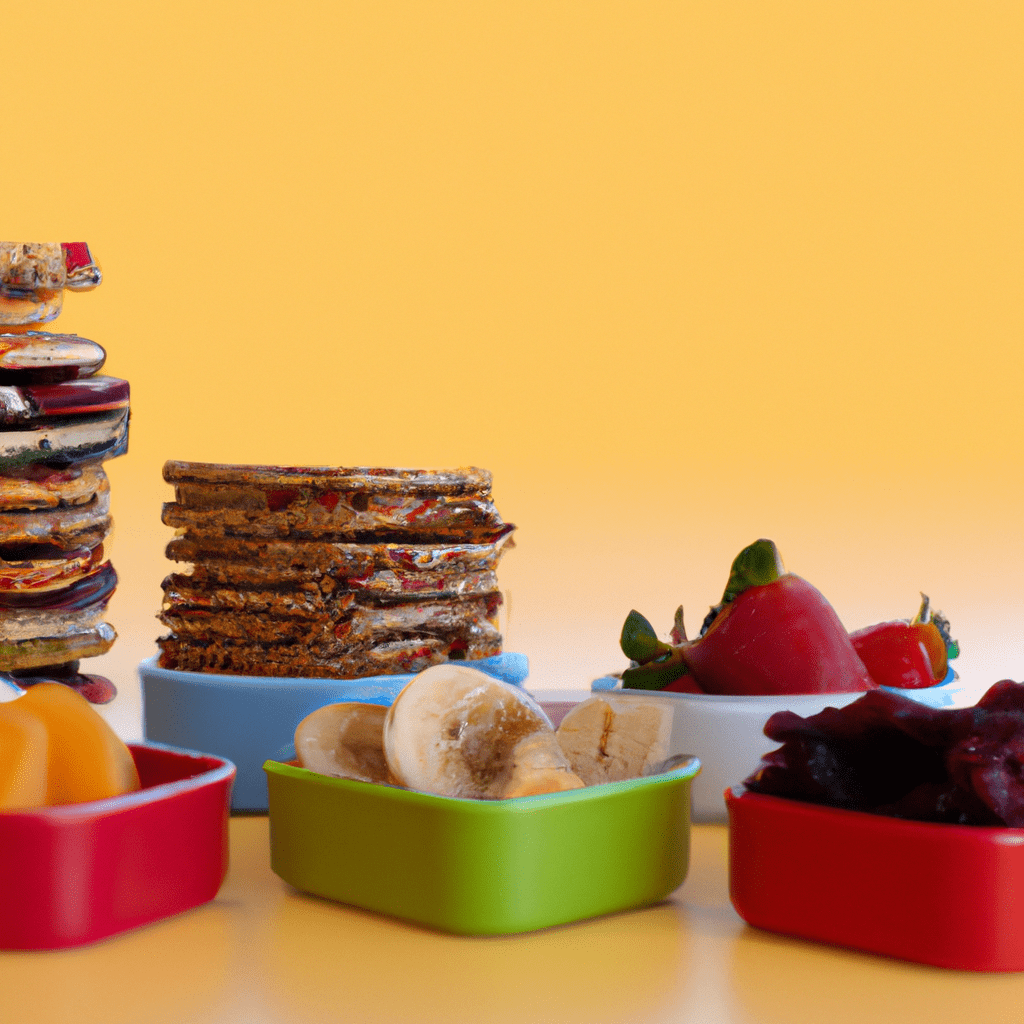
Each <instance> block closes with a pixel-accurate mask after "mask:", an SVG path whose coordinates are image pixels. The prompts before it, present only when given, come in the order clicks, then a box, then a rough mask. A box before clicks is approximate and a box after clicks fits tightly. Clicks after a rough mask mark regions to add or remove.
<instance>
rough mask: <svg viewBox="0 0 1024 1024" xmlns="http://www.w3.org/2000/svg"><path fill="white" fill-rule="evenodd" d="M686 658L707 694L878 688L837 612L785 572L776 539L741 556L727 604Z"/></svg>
mask: <svg viewBox="0 0 1024 1024" xmlns="http://www.w3.org/2000/svg"><path fill="white" fill-rule="evenodd" d="M682 652H683V653H682V656H683V658H684V660H685V661H686V664H687V665H688V666H689V669H690V672H691V673H692V675H693V677H694V679H695V680H696V682H697V684H698V685H699V686H700V688H701V689H702V690H703V691H704V692H705V693H719V694H739V695H748V696H753V695H764V694H796V693H850V692H856V691H861V690H873V689H876V688H877V686H878V684H877V683H876V682H875V681H874V680H873V679H872V678H871V676H870V674H869V673H868V670H867V669H866V668H865V666H864V663H863V662H862V661H861V659H860V658H859V657H858V655H857V652H856V650H854V647H853V644H852V642H851V641H850V637H849V636H848V634H847V632H846V630H845V629H844V628H843V624H842V623H841V622H840V621H839V616H838V615H836V613H835V610H834V609H833V608H832V606H831V605H830V604H829V603H828V601H827V600H826V599H825V598H824V596H823V595H822V594H821V592H820V591H818V590H817V589H816V588H815V587H813V586H811V584H810V583H808V582H807V581H806V580H804V579H801V578H800V577H799V576H794V575H793V574H792V573H787V572H786V571H785V570H784V569H783V567H782V562H781V560H780V558H779V553H778V550H777V548H776V547H775V545H774V543H772V541H770V540H759V541H756V542H755V543H754V544H751V545H750V546H749V547H747V548H744V549H743V551H741V552H740V553H739V555H737V556H736V560H735V561H734V562H733V565H732V572H731V574H730V576H729V582H728V584H727V586H726V588H725V594H724V595H723V597H722V602H721V604H720V605H718V606H717V607H715V608H713V609H712V610H711V614H710V615H709V616H708V618H707V619H705V628H704V630H703V632H702V634H701V636H700V637H699V638H698V639H697V640H693V641H691V642H689V643H686V644H684V645H683V646H682Z"/></svg>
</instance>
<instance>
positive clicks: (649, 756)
mask: <svg viewBox="0 0 1024 1024" xmlns="http://www.w3.org/2000/svg"><path fill="white" fill-rule="evenodd" d="M668 703H669V702H668V701H665V702H659V703H658V704H654V703H653V702H650V701H636V702H634V701H631V700H628V699H625V700H623V699H621V698H616V697H591V698H589V699H588V700H585V701H583V703H582V704H577V705H576V707H574V708H573V709H572V710H571V711H569V712H568V714H566V716H565V718H563V719H562V722H561V724H560V725H559V727H558V732H557V734H556V735H557V737H558V742H559V744H560V745H561V748H562V750H563V751H564V753H565V755H566V757H567V758H568V759H569V764H570V765H571V766H572V770H573V771H574V772H575V773H576V774H577V775H578V776H579V777H580V778H581V779H582V780H583V781H584V783H586V785H588V786H593V785H596V784H597V783H600V782H618V781H619V780H620V779H635V778H638V777H639V776H641V775H645V774H649V773H650V771H651V769H652V768H653V767H654V766H656V765H659V764H661V763H662V762H663V761H664V760H665V758H666V757H667V756H668V743H669V739H670V737H671V735H672V710H673V709H672V708H671V707H669V706H668Z"/></svg>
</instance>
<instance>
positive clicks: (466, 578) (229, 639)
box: [159, 462, 514, 679]
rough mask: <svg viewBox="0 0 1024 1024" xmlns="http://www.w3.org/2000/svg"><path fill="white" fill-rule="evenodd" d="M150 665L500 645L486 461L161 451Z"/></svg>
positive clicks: (262, 669) (326, 659) (498, 546)
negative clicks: (155, 643)
mask: <svg viewBox="0 0 1024 1024" xmlns="http://www.w3.org/2000/svg"><path fill="white" fill-rule="evenodd" d="M164 479H165V480H167V481H168V482H169V483H171V484H173V485H174V488H175V499H176V500H175V501H173V502H168V503H167V504H166V505H165V506H164V513H163V521H164V523H165V524H167V525H169V526H173V527H175V528H176V530H177V535H176V536H175V537H174V539H173V540H172V541H171V542H170V544H169V545H168V547H167V557H168V558H170V559H172V560H173V561H177V562H182V563H187V564H188V567H187V569H186V571H184V572H180V573H174V574H172V575H171V576H168V577H167V579H166V580H165V581H164V584H163V588H164V602H163V610H162V613H161V615H160V619H161V621H162V622H163V623H164V624H165V625H166V626H167V627H168V628H169V629H170V631H171V632H170V634H169V635H168V636H165V637H163V638H161V639H160V641H159V645H160V649H161V656H160V665H161V667H163V668H170V669H180V670H184V671H192V672H215V673H226V674H233V675H257V676H283V677H299V678H302V677H323V678H334V679H355V678H364V677H368V676H377V675H392V674H397V673H407V672H418V671H420V670H421V669H423V668H426V667H427V666H428V665H432V664H437V663H439V662H443V661H446V660H468V661H473V660H475V659H479V658H485V657H490V656H492V655H495V654H499V653H501V649H502V637H501V632H500V629H499V625H498V615H499V609H500V607H501V603H502V596H501V592H500V591H499V589H498V584H497V578H496V567H497V563H498V560H499V558H500V557H501V555H502V554H503V553H504V551H505V550H507V549H508V548H509V547H511V534H512V531H513V530H514V527H513V526H511V525H510V524H507V523H504V522H503V521H502V519H501V517H500V516H499V515H498V512H497V509H496V508H495V507H494V503H493V501H492V499H491V476H490V474H489V473H487V472H486V471H484V470H479V469H473V468H470V469H460V470H452V471H428V470H413V469H367V468H354V469H343V468H291V467H283V466H234V465H213V464H206V463H193V462H168V463H167V464H166V465H165V466H164Z"/></svg>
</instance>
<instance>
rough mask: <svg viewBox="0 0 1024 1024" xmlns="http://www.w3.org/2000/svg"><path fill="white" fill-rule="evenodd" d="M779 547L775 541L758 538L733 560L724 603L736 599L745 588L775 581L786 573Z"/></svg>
mask: <svg viewBox="0 0 1024 1024" xmlns="http://www.w3.org/2000/svg"><path fill="white" fill-rule="evenodd" d="M785 571H786V570H785V569H784V568H783V566H782V559H781V557H780V556H779V549H778V548H777V547H776V546H775V543H774V541H770V540H764V539H762V540H756V541H754V543H753V544H750V545H749V546H748V547H745V548H744V549H743V550H742V551H741V552H740V553H739V554H738V555H737V556H736V558H735V559H734V560H733V563H732V569H731V571H730V572H729V582H728V583H727V584H726V585H725V593H724V594H723V595H722V604H728V603H729V602H730V601H735V600H736V598H737V597H739V596H740V594H742V593H743V591H744V590H749V589H750V588H751V587H763V586H764V585H765V584H766V583H774V582H775V581H776V580H777V579H778V578H779V577H780V576H782V575H783V573H785Z"/></svg>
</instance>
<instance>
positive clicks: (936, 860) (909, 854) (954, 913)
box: [725, 789, 1024, 971]
mask: <svg viewBox="0 0 1024 1024" xmlns="http://www.w3.org/2000/svg"><path fill="white" fill-rule="evenodd" d="M725 802H726V806H727V807H728V810H729V889H730V895H731V897H732V902H733V906H734V907H735V908H736V910H737V912H738V913H739V915H740V917H742V918H743V920H744V921H746V922H747V923H748V924H752V925H755V926H756V927H758V928H766V929H768V930H770V931H775V932H782V933H784V934H786V935H796V936H799V937H801V938H805V939H815V940H817V941H820V942H829V943H833V944H835V945H840V946H850V947H852V948H854V949H863V950H867V951H869V952H872V953H882V954H884V955H886V956H893V957H898V958H900V959H902V960H913V961H916V962H918V963H923V964H933V965H935V966H937V967H950V968H956V969H961V970H969V971H1024V829H1019V828H982V827H976V826H969V825H943V824H931V823H928V822H918V821H904V820H901V819H899V818H887V817H883V816H881V815H875V814H864V813H861V812H859V811H843V810H838V809H836V808H834V807H820V806H818V805H816V804H809V803H802V802H800V801H797V800H788V799H783V798H781V797H775V796H765V795H763V794H758V793H749V792H743V793H741V794H740V795H737V794H736V793H734V792H733V791H732V790H731V789H730V790H728V791H727V792H726V794H725Z"/></svg>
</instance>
